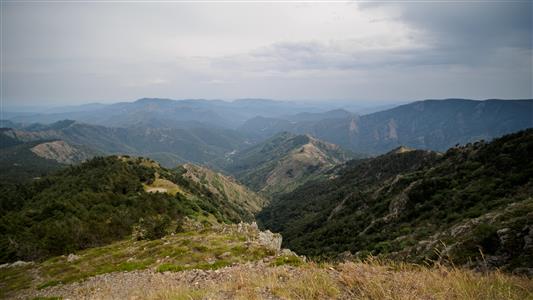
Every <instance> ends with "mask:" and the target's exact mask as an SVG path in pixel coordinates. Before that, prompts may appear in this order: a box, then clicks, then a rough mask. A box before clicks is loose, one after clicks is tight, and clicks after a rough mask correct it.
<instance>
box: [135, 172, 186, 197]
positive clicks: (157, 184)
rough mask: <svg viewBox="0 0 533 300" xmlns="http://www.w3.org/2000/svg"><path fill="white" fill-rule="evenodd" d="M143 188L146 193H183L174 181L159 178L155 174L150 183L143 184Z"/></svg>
mask: <svg viewBox="0 0 533 300" xmlns="http://www.w3.org/2000/svg"><path fill="white" fill-rule="evenodd" d="M143 186H144V190H145V191H147V192H148V193H168V194H171V195H176V194H177V193H178V192H179V193H182V194H185V192H184V191H183V190H182V189H181V188H180V187H179V186H178V185H177V184H175V183H174V182H172V181H170V180H167V179H163V178H159V176H157V175H156V179H155V180H154V182H153V183H152V184H149V185H147V184H143Z"/></svg>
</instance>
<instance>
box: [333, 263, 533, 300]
mask: <svg viewBox="0 0 533 300" xmlns="http://www.w3.org/2000/svg"><path fill="white" fill-rule="evenodd" d="M338 269H339V271H340V275H339V282H340V283H341V284H342V285H343V286H344V288H345V291H346V293H348V294H349V296H350V297H352V298H355V299H533V294H532V293H533V281H532V280H531V279H527V278H523V277H516V276H510V275H507V274H503V273H501V272H499V271H493V272H489V273H484V274H482V273H476V272H474V271H471V270H465V269H459V268H455V267H444V266H440V265H438V266H435V267H431V268H428V267H422V266H415V265H410V264H404V263H393V262H387V263H385V262H381V261H378V260H375V259H371V260H369V261H366V262H364V263H344V264H341V265H339V266H338Z"/></svg>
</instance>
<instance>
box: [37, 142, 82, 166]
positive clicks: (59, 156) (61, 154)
mask: <svg viewBox="0 0 533 300" xmlns="http://www.w3.org/2000/svg"><path fill="white" fill-rule="evenodd" d="M30 150H31V152H33V153H35V154H36V155H37V156H39V157H42V158H46V159H51V160H55V161H57V162H58V163H62V164H74V163H80V162H82V161H84V160H87V159H89V158H90V155H89V154H87V153H86V152H84V151H82V150H80V149H78V148H77V147H74V146H72V145H70V144H68V143H67V142H65V141H53V142H46V143H42V144H38V145H37V146H35V147H33V148H31V149H30Z"/></svg>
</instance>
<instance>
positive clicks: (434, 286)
mask: <svg viewBox="0 0 533 300" xmlns="http://www.w3.org/2000/svg"><path fill="white" fill-rule="evenodd" d="M145 296H146V298H148V299H228V298H231V299H269V297H271V296H274V297H279V298H281V299H480V300H481V299H532V297H533V282H532V281H531V280H528V279H525V278H519V277H512V276H508V275H504V274H502V273H499V272H492V273H487V274H479V273H474V272H472V271H469V270H462V269H456V268H447V267H442V266H439V267H433V268H425V267H419V266H413V265H405V264H395V263H383V262H379V261H366V262H357V263H353V262H348V263H342V264H339V265H316V264H313V263H308V264H306V265H304V266H301V267H297V268H292V267H286V266H284V267H278V268H269V269H267V270H266V271H264V270H261V271H254V270H236V271H235V274H233V276H231V277H228V279H226V280H223V281H222V282H217V283H207V284H206V285H205V286H202V287H200V288H195V287H191V286H186V285H176V286H174V287H172V288H170V289H168V288H167V289H166V290H164V291H155V292H149V293H146V294H145Z"/></svg>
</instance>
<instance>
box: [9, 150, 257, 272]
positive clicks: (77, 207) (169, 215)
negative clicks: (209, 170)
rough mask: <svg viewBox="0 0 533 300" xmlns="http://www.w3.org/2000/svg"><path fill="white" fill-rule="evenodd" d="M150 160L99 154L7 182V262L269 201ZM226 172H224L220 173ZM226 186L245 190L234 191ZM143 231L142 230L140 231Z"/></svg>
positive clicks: (249, 210) (147, 234)
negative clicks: (219, 187) (216, 186)
mask: <svg viewBox="0 0 533 300" xmlns="http://www.w3.org/2000/svg"><path fill="white" fill-rule="evenodd" d="M186 174H187V172H186V170H185V169H183V168H181V169H176V170H169V169H164V168H161V167H160V166H159V165H158V164H157V163H155V162H154V161H151V160H147V159H141V158H129V157H124V156H122V157H117V156H111V157H105V158H102V157H97V158H94V159H92V160H90V161H88V162H86V163H83V164H81V165H78V166H69V167H67V168H65V169H64V170H60V171H58V172H56V173H53V174H51V175H48V176H45V177H43V178H41V179H39V180H35V181H34V182H32V183H29V184H22V183H19V184H8V183H2V184H1V185H0V215H1V217H0V262H6V261H14V260H17V259H24V260H33V259H40V258H43V257H48V256H51V255H59V254H65V253H69V252H72V251H74V250H77V249H84V248H89V247H95V246H100V245H104V244H107V243H110V242H112V241H115V240H119V239H122V238H124V237H126V236H129V235H130V234H132V230H133V229H134V228H137V229H136V231H137V235H138V236H139V237H140V238H159V237H161V236H163V235H165V234H167V233H170V232H175V231H179V228H180V223H181V222H182V221H183V219H184V218H185V217H188V218H192V219H195V220H197V221H198V222H239V221H241V220H244V221H251V220H252V219H253V215H254V213H256V212H257V210H258V209H259V208H260V207H261V205H263V200H262V198H260V197H259V196H257V195H255V194H254V193H253V192H251V191H248V190H247V189H245V188H244V187H237V183H233V182H232V183H229V181H227V180H225V182H226V189H222V190H217V193H213V188H212V187H210V186H209V183H206V182H199V181H196V180H192V179H191V178H190V176H186ZM220 178H222V177H220ZM226 190H231V191H233V190H240V191H243V192H242V193H241V194H232V195H231V196H232V198H231V201H229V197H228V195H227V194H226ZM133 231H135V230H133Z"/></svg>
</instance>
